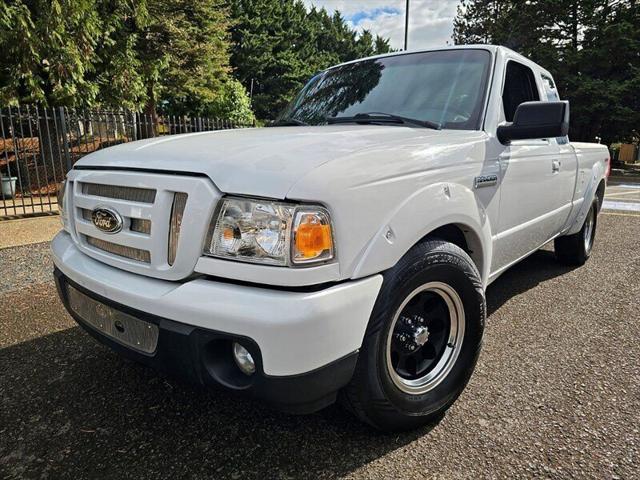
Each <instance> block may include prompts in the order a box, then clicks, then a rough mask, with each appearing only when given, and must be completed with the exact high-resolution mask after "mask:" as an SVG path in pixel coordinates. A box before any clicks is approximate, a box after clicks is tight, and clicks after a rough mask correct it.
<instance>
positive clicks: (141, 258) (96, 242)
mask: <svg viewBox="0 0 640 480" xmlns="http://www.w3.org/2000/svg"><path fill="white" fill-rule="evenodd" d="M86 239H87V243H88V244H89V245H91V246H92V247H94V248H99V249H100V250H104V251H105V252H108V253H112V254H113V255H118V256H119V257H124V258H129V259H131V260H136V261H138V262H144V263H151V253H150V252H149V251H148V250H142V249H140V248H133V247H127V246H124V245H118V244H117V243H112V242H107V241H105V240H100V239H99V238H94V237H90V236H88V235H87V236H86Z"/></svg>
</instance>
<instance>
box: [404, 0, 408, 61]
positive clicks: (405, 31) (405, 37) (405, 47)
mask: <svg viewBox="0 0 640 480" xmlns="http://www.w3.org/2000/svg"><path fill="white" fill-rule="evenodd" d="M408 44H409V0H407V6H406V7H405V9H404V49H405V50H406V49H407V46H408Z"/></svg>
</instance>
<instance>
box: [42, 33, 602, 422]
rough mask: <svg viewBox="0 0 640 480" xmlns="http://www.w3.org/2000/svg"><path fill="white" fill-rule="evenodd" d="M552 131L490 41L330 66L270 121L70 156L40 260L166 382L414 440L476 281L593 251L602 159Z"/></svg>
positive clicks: (540, 86)
mask: <svg viewBox="0 0 640 480" xmlns="http://www.w3.org/2000/svg"><path fill="white" fill-rule="evenodd" d="M568 128H569V105H568V103H567V102H565V101H561V100H560V99H559V96H558V91H557V88H556V84H555V82H554V80H553V77H552V75H551V73H550V72H548V71H547V70H545V69H544V68H542V67H540V66H538V65H536V64H535V63H533V62H531V61H530V60H528V59H526V58H524V57H522V56H520V55H518V54H517V53H515V52H513V51H511V50H508V49H506V48H503V47H498V46H486V45H482V46H463V47H448V48H445V49H437V50H425V51H413V52H396V53H392V54H389V55H384V56H377V57H371V58H365V59H361V60H356V61H353V62H348V63H344V64H342V65H338V66H335V67H332V68H329V69H327V70H325V71H322V72H320V73H318V74H317V75H315V76H314V77H313V78H311V80H309V82H308V83H307V84H306V85H305V86H304V88H303V89H302V90H301V91H300V92H299V94H298V95H297V96H296V97H295V98H294V99H293V101H292V102H291V103H290V105H289V106H288V107H287V108H286V109H285V111H283V112H282V114H281V115H280V116H279V118H278V119H277V120H276V121H275V122H274V123H273V125H272V126H270V127H269V128H251V129H239V130H223V131H214V132H202V133H192V134H186V135H175V136H170V137H163V138H153V139H147V140H142V141H137V142H131V143H126V144H122V145H117V146H114V147H112V148H108V149H104V150H100V151H96V152H94V153H92V154H90V155H87V156H86V157H84V158H82V159H81V160H80V161H78V162H77V163H76V164H75V166H74V167H73V169H72V170H71V171H70V172H69V173H68V175H67V179H66V183H65V188H64V191H63V192H62V193H61V197H62V198H61V199H60V205H62V207H63V208H62V221H63V227H64V228H63V230H62V231H61V232H60V233H59V234H58V235H57V236H56V237H55V238H54V240H53V242H52V246H51V248H52V251H53V259H54V263H55V278H56V280H57V284H58V287H59V293H60V297H61V298H62V301H63V302H64V305H65V307H66V308H67V310H68V311H69V313H70V314H71V315H72V316H73V318H74V319H75V320H76V321H77V322H78V323H79V324H80V325H81V326H82V327H83V328H84V329H86V331H87V332H88V333H89V334H91V335H92V336H94V337H95V338H96V339H98V340H99V341H100V342H103V343H104V344H106V345H108V346H109V347H111V348H112V349H114V350H116V351H118V352H120V353H121V354H123V355H125V356H126V357H129V358H131V359H133V360H135V361H138V362H141V363H144V364H147V365H150V366H153V367H156V368H158V369H161V370H163V371H165V372H168V373H170V374H173V375H180V376H182V377H187V378H189V379H192V380H194V381H195V382H199V383H201V384H205V385H222V386H224V387H227V388H229V389H231V390H236V391H243V392H246V393H248V394H251V395H253V396H256V397H258V398H261V399H263V400H264V401H266V402H268V403H271V404H273V405H275V406H277V407H280V408H283V409H285V410H287V411H291V412H297V413H307V412H313V411H316V410H319V409H321V408H323V407H325V406H327V405H329V404H331V403H332V402H334V401H335V400H336V399H337V398H340V399H342V401H343V403H344V404H345V405H346V406H347V408H348V409H350V410H351V411H352V412H353V413H354V414H355V415H357V417H359V418H360V419H362V420H363V421H366V422H368V423H369V424H371V425H373V426H375V427H377V428H379V429H381V430H385V431H394V430H405V429H410V428H415V427H417V426H420V425H422V424H425V423H426V422H430V421H433V420H434V419H436V418H438V417H439V416H440V415H442V413H443V412H444V411H445V410H447V408H449V407H450V406H451V404H452V403H453V402H454V401H455V400H456V398H457V397H458V396H459V395H460V394H461V392H462V391H463V389H464V387H465V385H466V383H467V381H468V380H469V377H470V376H471V373H472V371H473V369H474V366H475V364H476V360H477V359H478V354H479V352H480V346H481V343H482V336H483V330H484V325H485V318H486V306H485V290H486V288H487V286H488V285H489V284H490V283H491V282H493V281H494V280H495V279H496V278H497V277H498V276H499V275H500V274H501V273H503V272H504V271H505V270H506V269H508V268H509V267H510V266H512V265H514V264H515V263H517V262H519V261H520V260H522V259H523V258H525V257H526V256H527V255H530V254H531V253H533V252H535V251H536V250H538V249H539V248H540V247H541V246H543V245H545V244H546V243H548V242H550V241H554V244H555V253H556V256H557V258H558V260H559V261H561V262H565V263H570V264H574V265H581V264H583V263H584V262H585V261H586V260H587V259H588V258H589V255H590V254H591V251H592V248H593V243H594V237H595V231H596V225H597V218H598V212H599V209H600V205H601V204H602V199H603V196H604V190H605V182H606V170H607V167H608V151H607V149H606V148H605V147H604V146H601V145H596V144H588V143H572V142H570V141H569V139H568V136H567V135H568ZM522 313H523V315H526V312H522Z"/></svg>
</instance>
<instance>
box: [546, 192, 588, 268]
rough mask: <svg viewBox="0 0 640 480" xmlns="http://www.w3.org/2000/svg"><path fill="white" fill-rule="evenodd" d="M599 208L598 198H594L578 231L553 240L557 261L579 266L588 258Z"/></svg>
mask: <svg viewBox="0 0 640 480" xmlns="http://www.w3.org/2000/svg"><path fill="white" fill-rule="evenodd" d="M599 210H600V208H599V204H598V199H597V198H594V199H593V202H592V203H591V209H590V210H589V213H588V214H587V217H586V218H585V220H584V223H583V224H582V228H581V229H580V231H579V232H578V233H575V234H573V235H565V236H563V237H558V238H556V239H555V240H554V242H553V244H554V249H555V252H556V258H557V259H558V261H559V262H561V263H564V264H565V265H577V266H581V265H584V264H585V262H586V261H587V260H588V259H589V257H590V256H591V251H592V250H593V243H594V241H595V236H596V226H597V225H598V211H599ZM590 221H592V222H593V223H592V224H591V227H590V226H589V222H590Z"/></svg>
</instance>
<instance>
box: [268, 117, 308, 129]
mask: <svg viewBox="0 0 640 480" xmlns="http://www.w3.org/2000/svg"><path fill="white" fill-rule="evenodd" d="M269 126H270V127H291V126H296V127H308V126H309V124H308V123H307V122H303V121H302V120H298V119H297V118H292V117H289V118H283V119H282V120H278V121H275V122H273V123H272V124H270V125H269Z"/></svg>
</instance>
